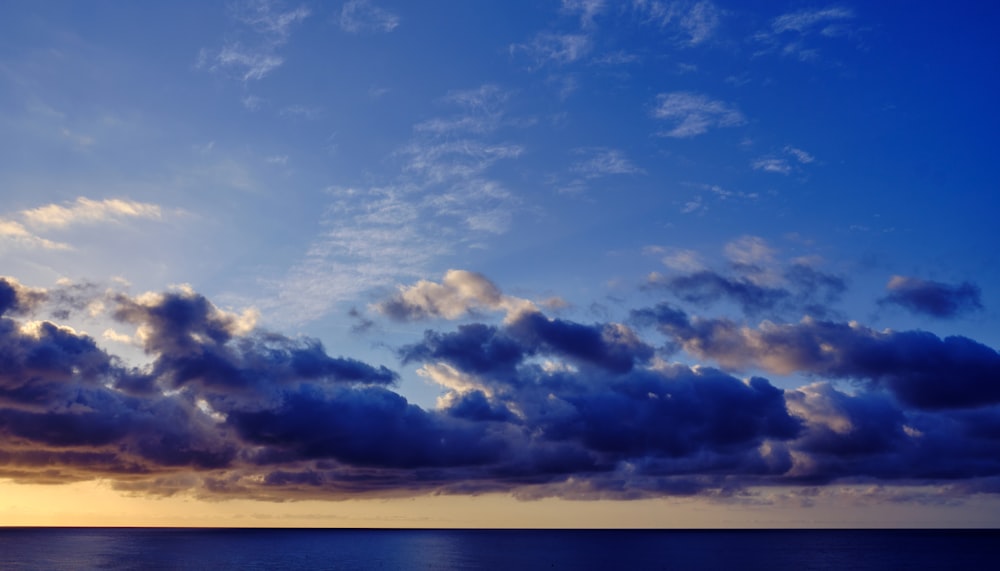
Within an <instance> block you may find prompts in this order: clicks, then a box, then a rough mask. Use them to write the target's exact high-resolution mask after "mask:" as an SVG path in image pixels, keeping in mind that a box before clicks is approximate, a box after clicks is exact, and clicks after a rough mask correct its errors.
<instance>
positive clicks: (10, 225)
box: [0, 218, 71, 250]
mask: <svg viewBox="0 0 1000 571" xmlns="http://www.w3.org/2000/svg"><path fill="white" fill-rule="evenodd" d="M0 241H2V242H7V243H14V244H16V245H18V246H22V247H27V248H42V249H44V250H69V249H71V248H70V246H69V244H63V243H61V242H53V241H51V240H47V239H45V238H42V237H40V236H36V235H35V234H32V233H31V232H29V231H28V229H27V228H25V227H24V225H23V224H21V223H20V222H15V221H13V220H4V219H2V218H0Z"/></svg>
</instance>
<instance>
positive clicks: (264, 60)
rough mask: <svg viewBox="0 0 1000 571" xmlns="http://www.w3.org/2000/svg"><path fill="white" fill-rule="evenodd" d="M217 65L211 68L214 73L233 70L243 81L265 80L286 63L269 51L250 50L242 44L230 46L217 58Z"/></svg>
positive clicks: (212, 65)
mask: <svg viewBox="0 0 1000 571" xmlns="http://www.w3.org/2000/svg"><path fill="white" fill-rule="evenodd" d="M214 59H215V63H214V64H211V65H210V66H209V69H210V70H212V71H216V70H221V69H233V70H235V71H236V74H237V75H238V76H239V78H240V79H242V80H243V81H250V80H259V79H264V77H265V76H267V74H269V73H271V72H272V71H274V70H275V69H277V68H278V67H280V66H281V64H283V63H285V60H284V59H283V58H281V57H280V56H277V55H274V54H273V53H270V52H269V51H268V50H260V49H257V48H249V47H246V46H242V45H240V44H229V45H226V46H225V47H223V48H222V50H220V51H219V53H218V54H217V55H216V56H215V58H214Z"/></svg>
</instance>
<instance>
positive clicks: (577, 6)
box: [562, 0, 605, 28]
mask: <svg viewBox="0 0 1000 571" xmlns="http://www.w3.org/2000/svg"><path fill="white" fill-rule="evenodd" d="M604 8H605V3H604V0H562V10H563V12H568V13H570V14H577V13H578V14H580V26H581V27H584V28H588V27H590V26H593V25H594V17H596V16H597V15H598V14H600V13H601V12H603V11H604Z"/></svg>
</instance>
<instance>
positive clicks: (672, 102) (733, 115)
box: [653, 91, 746, 138]
mask: <svg viewBox="0 0 1000 571" xmlns="http://www.w3.org/2000/svg"><path fill="white" fill-rule="evenodd" d="M653 117H654V118H656V119H665V120H669V121H672V122H673V123H675V126H674V127H673V128H672V129H670V130H669V131H664V132H662V133H661V134H662V135H663V136H665V137H676V138H687V137H694V136H695V135H701V134H703V133H707V132H708V130H709V129H713V128H719V127H735V126H738V125H742V124H743V123H745V122H746V119H745V118H744V117H743V114H742V113H740V112H739V111H738V110H737V109H735V108H733V107H731V106H729V105H728V104H726V103H723V102H722V101H714V100H712V99H709V98H708V97H706V96H704V95H701V94H697V93H690V92H686V91H677V92H673V93H661V94H659V95H657V96H656V107H655V108H654V109H653Z"/></svg>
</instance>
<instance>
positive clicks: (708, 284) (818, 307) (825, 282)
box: [647, 264, 847, 317]
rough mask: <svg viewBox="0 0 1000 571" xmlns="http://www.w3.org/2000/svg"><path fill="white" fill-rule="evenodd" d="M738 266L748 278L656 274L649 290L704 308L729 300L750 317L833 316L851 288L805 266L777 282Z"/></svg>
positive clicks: (706, 273) (795, 267)
mask: <svg viewBox="0 0 1000 571" xmlns="http://www.w3.org/2000/svg"><path fill="white" fill-rule="evenodd" d="M734 267H735V268H736V269H737V270H740V271H741V272H742V273H744V274H748V275H738V276H725V275H722V274H720V273H718V272H714V271H711V270H700V271H697V272H693V273H689V274H681V275H675V276H671V277H665V276H662V275H659V274H654V275H653V276H651V277H650V279H649V281H648V283H647V287H650V288H655V289H665V290H667V291H669V292H670V293H672V294H673V295H675V296H677V298H678V299H679V300H681V301H684V302H687V303H692V304H695V305H698V306H700V307H708V306H711V305H713V304H715V303H717V302H720V301H728V302H731V303H734V304H736V305H737V306H738V307H739V308H740V310H741V311H743V313H745V314H746V315H750V316H759V315H785V314H796V313H797V314H802V313H806V314H809V315H812V316H814V317H825V316H827V315H828V314H830V313H831V309H830V305H831V304H833V303H835V302H836V301H838V300H839V299H840V296H841V295H842V294H843V293H844V291H845V290H846V289H847V285H846V283H845V281H844V279H843V278H840V277H838V276H835V275H832V274H827V273H823V272H820V271H819V270H816V269H815V268H812V267H810V266H808V265H805V264H793V265H791V266H789V267H788V268H786V269H785V270H784V272H783V274H782V276H781V279H780V280H778V279H774V280H771V281H774V282H775V283H767V282H762V281H761V279H760V278H761V274H762V273H763V271H762V270H761V269H760V268H758V267H756V266H746V265H740V264H735V265H734Z"/></svg>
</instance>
